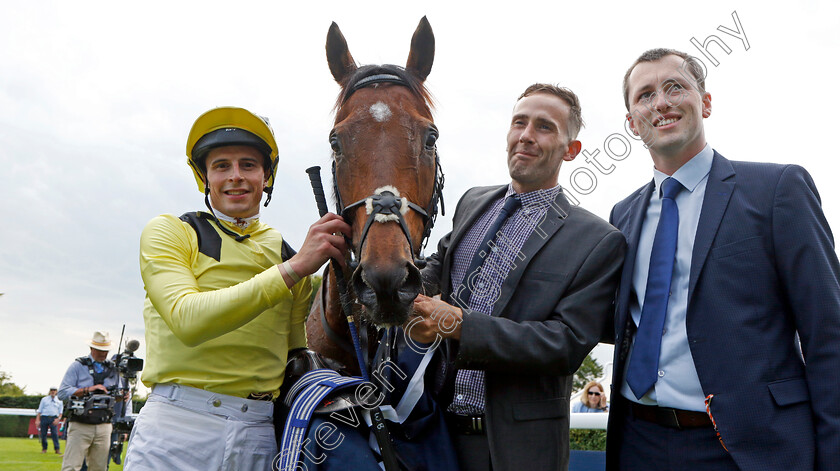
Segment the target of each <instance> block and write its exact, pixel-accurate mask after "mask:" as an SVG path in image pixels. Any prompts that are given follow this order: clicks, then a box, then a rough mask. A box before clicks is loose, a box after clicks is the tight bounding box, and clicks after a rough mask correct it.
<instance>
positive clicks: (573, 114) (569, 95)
mask: <svg viewBox="0 0 840 471" xmlns="http://www.w3.org/2000/svg"><path fill="white" fill-rule="evenodd" d="M537 93H549V94H551V95H554V96H556V97H558V98H560V99H561V100H563V101H565V102H566V104H568V105H569V122H568V123H566V125H567V128H568V133H569V138H570V139H572V140H574V139H577V135H578V133H579V132H580V129H581V128H582V127H583V126H584V123H583V116H582V115H581V109H580V100H579V99H578V97H577V95H575V92H573V91H571V90H569V89H568V88H566V87H560V86H558V85H551V84H548V83H535V84H533V85H531V86H530V87H528V88H526V89H525V91H524V92H522V95H519V98H517V99H516V101H519V100H521V99H523V98H525V97H526V96H530V95H534V94H537Z"/></svg>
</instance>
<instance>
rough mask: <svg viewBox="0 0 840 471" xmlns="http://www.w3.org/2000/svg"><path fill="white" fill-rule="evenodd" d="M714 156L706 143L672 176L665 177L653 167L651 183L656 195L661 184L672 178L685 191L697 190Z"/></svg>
mask: <svg viewBox="0 0 840 471" xmlns="http://www.w3.org/2000/svg"><path fill="white" fill-rule="evenodd" d="M714 156H715V153H714V151H713V150H712V147H711V146H710V145H709V144H708V143H707V144H706V147H703V150H701V151H700V152H699V153H698V154H697V155H695V156H694V157H692V158H691V159H689V161H688V162H686V163H685V164H684V165H683V166H682V167H680V168H679V169H677V171H676V172H674V174H673V175H666V174H665V173H662V172H660V171H659V170H657V169H656V167H654V169H653V182H654V185H655V187H654V190H655V192H656V194H657V195H659V194H660V188H661V187H662V182H664V181H665V179H666V178H668V177H672V178H674V179H675V180H677V181H678V182H680V183H681V184H682V186H684V187H685V189H686V190H688V191H690V192H693V191H694V189H695V188H697V185H699V184H700V182H702V181H703V179H704V178H706V175H708V174H709V172H710V171H711V170H712V160H713V159H714Z"/></svg>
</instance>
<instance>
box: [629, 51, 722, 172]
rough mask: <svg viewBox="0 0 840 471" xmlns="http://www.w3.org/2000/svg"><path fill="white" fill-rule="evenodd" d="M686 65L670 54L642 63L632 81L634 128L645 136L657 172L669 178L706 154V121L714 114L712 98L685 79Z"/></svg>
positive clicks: (630, 82) (680, 59)
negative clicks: (703, 151)
mask: <svg viewBox="0 0 840 471" xmlns="http://www.w3.org/2000/svg"><path fill="white" fill-rule="evenodd" d="M683 61H684V60H683V58H681V57H679V56H675V55H672V54H669V55H666V56H664V57H662V58H661V59H659V60H656V61H652V62H641V63H639V64H637V65H636V67H635V68H634V69H633V71H632V72H631V73H630V76H629V78H628V99H629V104H630V111H629V113H627V119H628V120H629V121H630V128H631V129H632V130H633V131H634V132H635V133H636V134H638V135H639V136H642V138H643V139H644V141H645V144H647V146H648V148H649V149H650V152H651V156H652V157H653V159H654V163H655V164H656V166H657V168H658V169H659V170H660V171H663V172H665V173H668V174H671V173H673V170H676V169H677V168H679V167H680V166H682V164H684V163H685V162H687V161H688V160H689V159H691V158H692V157H693V156H694V155H696V154H697V153H699V152H700V151H701V150H703V147H704V146H705V145H706V136H705V133H704V129H703V119H704V118H708V117H709V115H711V112H712V97H711V95H709V93H704V94H703V95H702V96H701V95H700V92H698V91H697V88H696V86H695V84H694V83H692V82H691V81H690V80H689V79H687V77H686V76H685V72H684V69H683ZM660 162H662V163H664V162H670V163H671V164H672V165H662V164H660ZM660 166H663V167H665V168H660ZM669 169H671V171H670V172H669V171H668V170H669Z"/></svg>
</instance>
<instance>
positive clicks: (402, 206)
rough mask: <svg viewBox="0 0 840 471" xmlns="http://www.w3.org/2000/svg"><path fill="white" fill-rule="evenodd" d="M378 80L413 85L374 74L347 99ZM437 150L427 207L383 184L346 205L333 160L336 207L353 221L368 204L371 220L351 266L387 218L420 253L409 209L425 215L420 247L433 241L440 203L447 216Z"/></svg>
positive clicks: (420, 261)
mask: <svg viewBox="0 0 840 471" xmlns="http://www.w3.org/2000/svg"><path fill="white" fill-rule="evenodd" d="M377 83H394V84H397V85H402V86H405V87H409V88H410V86H409V84H408V83H407V82H406V81H405V80H403V79H402V78H401V77H399V76H397V75H392V74H376V75H371V76H369V77H365V78H363V79H361V80H359V81H358V82H356V84H355V85H353V86H352V87H351V88H350V91H349V93H348V94H347V95H346V97H345V100H346V99H347V98H349V97H350V95H351V94H353V92H355V91H356V90H359V89H361V88H365V87H367V86H370V85H374V84H377ZM434 153H435V184H434V189H433V192H432V199H431V200H430V201H429V205H428V206H427V207H426V208H425V209H424V208H422V207H421V206H419V205H418V204H416V203H413V202H411V201H408V199H407V198H405V197H400V196H399V192H398V191H397V189H396V188H393V187H382V188H379V189H377V190H376V191H375V192H374V194H373V195H371V196H368V197H366V198H362V199H360V200H359V201H356V202H355V203H352V204H350V205H347V206H344V204H343V201H342V199H341V192H340V191H339V190H338V180H337V179H336V175H335V174H336V170H335V167H336V163H335V159H333V161H332V178H333V192H334V194H335V196H336V209H337V213H338V214H340V215H341V217H343V218H344V220H345V221H350V220H351V219H352V213H351V211H352V210H354V209H356V208H358V207H359V206H362V205H365V207H366V209H367V213H368V217H367V221H365V226H364V228H363V229H362V237H361V240H359V245H358V246H357V247H354V248H353V250H352V251H351V256H352V258H351V261H350V266H351V269H353V270H355V269H356V267H357V266H358V264H359V259H360V258H361V255H362V247H363V246H364V245H365V239H366V238H367V234H368V231H369V230H370V226H371V225H372V224H373V222H374V221H379V222H387V221H397V222H399V223H400V229H402V232H403V234H404V235H405V238H406V239H407V240H408V246H409V248H410V249H411V255H412V256H414V254H415V253H416V252H415V251H414V247H415V246H414V242H413V241H412V239H411V233H410V232H409V231H408V225H407V224H406V222H405V217H404V214H405V213H407V212H408V210H409V209H411V210H413V211H415V212H416V213H417V214H419V215H420V217H422V218H423V236H422V239H421V241H420V248H421V250H422V249H423V248H425V247H426V244H427V243H428V241H429V235H430V234H431V233H432V228H433V227H434V225H435V219H437V214H438V202H440V213H441V214H443V215H445V214H446V213H445V207H444V203H443V181H444V176H443V170H442V169H441V166H440V158H439V157H438V152H437V145H435V147H434ZM414 264H415V265H416V266H417V267H418V268H423V267H424V266H426V260H425V259H424V258H423V255H422V253H421V254H420V255H419V256H418V257H417V258H415V259H414Z"/></svg>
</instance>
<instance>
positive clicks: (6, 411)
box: [0, 407, 37, 417]
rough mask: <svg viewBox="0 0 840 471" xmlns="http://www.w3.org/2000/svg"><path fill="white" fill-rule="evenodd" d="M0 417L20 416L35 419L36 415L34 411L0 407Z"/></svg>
mask: <svg viewBox="0 0 840 471" xmlns="http://www.w3.org/2000/svg"><path fill="white" fill-rule="evenodd" d="M0 415H22V416H25V417H35V415H37V410H36V409H15V408H11V407H0Z"/></svg>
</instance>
